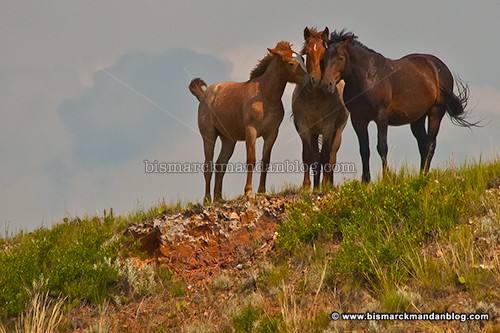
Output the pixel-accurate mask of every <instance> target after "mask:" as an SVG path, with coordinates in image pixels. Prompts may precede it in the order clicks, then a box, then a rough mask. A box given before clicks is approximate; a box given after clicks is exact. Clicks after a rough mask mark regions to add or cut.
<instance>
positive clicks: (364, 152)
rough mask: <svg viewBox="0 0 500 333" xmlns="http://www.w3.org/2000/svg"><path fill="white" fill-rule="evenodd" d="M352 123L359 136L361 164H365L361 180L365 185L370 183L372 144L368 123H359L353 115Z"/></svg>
mask: <svg viewBox="0 0 500 333" xmlns="http://www.w3.org/2000/svg"><path fill="white" fill-rule="evenodd" d="M351 122H352V126H353V127H354V131H355V132H356V135H357V136H358V142H359V153H360V155H361V163H362V164H363V173H362V176H361V180H362V181H363V183H369V182H370V142H369V138H368V122H366V121H359V120H357V119H355V118H354V117H353V116H352V114H351Z"/></svg>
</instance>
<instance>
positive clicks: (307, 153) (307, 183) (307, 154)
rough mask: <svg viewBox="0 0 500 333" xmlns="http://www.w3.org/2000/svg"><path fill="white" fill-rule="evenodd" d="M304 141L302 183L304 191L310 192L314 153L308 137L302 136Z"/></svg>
mask: <svg viewBox="0 0 500 333" xmlns="http://www.w3.org/2000/svg"><path fill="white" fill-rule="evenodd" d="M300 139H301V140H302V163H304V180H303V181H302V189H304V190H307V191H309V190H310V189H311V177H310V175H309V169H310V168H311V163H312V162H311V161H312V151H311V144H310V142H309V139H308V135H307V136H306V135H301V137H300Z"/></svg>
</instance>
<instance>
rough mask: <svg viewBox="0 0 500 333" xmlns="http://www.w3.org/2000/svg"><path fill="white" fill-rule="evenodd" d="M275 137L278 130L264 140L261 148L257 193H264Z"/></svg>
mask: <svg viewBox="0 0 500 333" xmlns="http://www.w3.org/2000/svg"><path fill="white" fill-rule="evenodd" d="M277 137H278V129H276V130H275V131H273V132H272V133H271V134H270V135H269V136H268V137H267V138H264V146H263V148H262V170H261V173H260V182H259V189H258V191H259V193H265V192H266V178H267V169H268V168H269V163H270V162H271V150H272V149H273V145H274V143H275V142H276V138H277Z"/></svg>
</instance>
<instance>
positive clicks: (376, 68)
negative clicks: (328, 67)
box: [345, 45, 388, 89]
mask: <svg viewBox="0 0 500 333" xmlns="http://www.w3.org/2000/svg"><path fill="white" fill-rule="evenodd" d="M349 58H350V62H351V73H350V75H349V77H346V78H345V81H346V82H353V83H354V82H355V83H356V84H355V86H357V87H359V88H360V89H364V88H366V87H363V83H364V82H366V79H367V78H368V77H371V76H374V75H379V76H383V75H385V74H384V73H382V71H384V70H385V68H386V63H387V61H388V59H386V58H385V57H383V56H382V55H381V54H378V53H376V52H374V51H371V50H368V49H366V48H365V47H363V46H361V45H357V46H355V50H352V51H351V52H350V54H349Z"/></svg>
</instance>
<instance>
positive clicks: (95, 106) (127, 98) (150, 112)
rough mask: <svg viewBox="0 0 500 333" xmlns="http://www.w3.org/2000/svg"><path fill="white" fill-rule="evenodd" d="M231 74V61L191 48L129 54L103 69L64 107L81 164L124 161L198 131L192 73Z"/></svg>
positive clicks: (111, 163) (75, 153)
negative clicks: (91, 83) (202, 53)
mask: <svg viewBox="0 0 500 333" xmlns="http://www.w3.org/2000/svg"><path fill="white" fill-rule="evenodd" d="M228 72H229V66H228V64H227V63H223V62H221V61H220V60H217V59H215V58H213V57H210V56H204V55H200V54H197V53H194V52H192V51H188V50H172V51H169V52H167V53H165V54H163V55H161V56H155V55H152V54H149V53H141V52H137V53H129V54H127V55H125V56H123V57H122V58H121V59H120V60H119V61H118V62H117V64H116V65H114V66H112V67H110V68H106V69H102V70H99V71H98V72H97V73H96V75H95V77H94V82H95V83H94V86H93V87H92V88H90V89H88V90H87V91H85V92H84V93H83V94H82V95H81V96H79V97H77V98H75V99H72V100H68V101H65V102H64V103H63V104H62V105H61V108H60V110H59V114H60V115H61V118H62V119H63V121H64V123H65V124H66V125H67V127H68V130H69V131H70V132H71V134H72V136H73V139H74V146H73V159H74V161H75V163H76V165H77V166H78V167H79V168H83V169H85V168H93V167H97V166H100V165H113V164H117V163H118V164H119V163H123V162H126V161H129V160H130V159H136V158H138V157H139V156H142V155H144V154H147V152H149V151H153V150H155V149H157V148H158V146H160V145H165V144H168V143H171V144H175V142H176V141H178V140H179V139H182V137H183V136H185V135H186V134H191V135H192V134H193V132H194V133H197V126H196V110H195V108H193V107H189V106H192V105H193V104H194V103H193V101H195V99H194V97H193V96H191V94H190V93H189V91H188V89H187V86H188V84H189V81H190V80H191V79H192V77H190V75H191V73H195V74H194V75H201V76H204V77H205V78H206V79H208V80H211V79H213V77H219V78H226V77H227V75H228Z"/></svg>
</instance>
